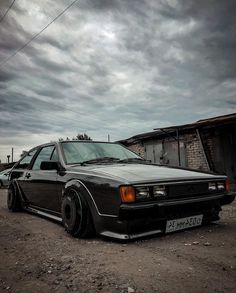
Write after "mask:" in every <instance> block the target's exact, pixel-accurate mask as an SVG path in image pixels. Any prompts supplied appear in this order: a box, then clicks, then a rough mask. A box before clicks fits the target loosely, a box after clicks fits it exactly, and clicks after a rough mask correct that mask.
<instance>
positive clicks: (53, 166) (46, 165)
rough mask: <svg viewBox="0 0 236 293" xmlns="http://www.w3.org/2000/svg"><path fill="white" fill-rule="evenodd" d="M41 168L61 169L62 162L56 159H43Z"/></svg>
mask: <svg viewBox="0 0 236 293" xmlns="http://www.w3.org/2000/svg"><path fill="white" fill-rule="evenodd" d="M40 169H41V170H57V171H59V170H60V164H59V162H56V161H42V162H41V164H40Z"/></svg>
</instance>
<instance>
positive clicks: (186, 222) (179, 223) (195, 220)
mask: <svg viewBox="0 0 236 293" xmlns="http://www.w3.org/2000/svg"><path fill="white" fill-rule="evenodd" d="M202 218H203V215H197V216H192V217H187V218H181V219H175V220H169V221H167V222H166V233H170V232H174V231H178V230H182V229H186V228H191V227H196V226H200V225H201V224H202Z"/></svg>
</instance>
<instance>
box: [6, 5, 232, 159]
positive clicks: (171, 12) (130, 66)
mask: <svg viewBox="0 0 236 293" xmlns="http://www.w3.org/2000/svg"><path fill="white" fill-rule="evenodd" d="M68 3H70V1H67V0H60V1H57V2H56V4H55V2H53V1H51V0H42V1H40V2H39V1H38V2H35V1H33V2H31V1H30V2H29V1H27V0H22V1H16V2H15V3H14V5H13V7H12V9H11V10H10V11H9V13H8V15H7V17H6V18H5V19H4V21H3V22H2V23H1V25H0V63H1V62H2V61H3V60H4V59H5V58H7V57H8V56H10V55H11V54H12V53H13V52H15V51H16V50H17V49H18V48H19V47H21V46H22V45H23V44H24V43H26V42H27V41H29V40H30V39H31V37H32V36H33V35H34V34H35V33H37V32H38V31H40V30H41V29H42V28H43V27H44V26H45V25H46V24H47V23H48V22H49V21H51V20H52V19H53V18H54V17H55V16H56V15H57V14H58V13H60V12H61V11H62V10H63V9H64V8H65V7H66V6H67V5H68ZM8 5H9V2H8V1H6V0H5V1H1V3H0V8H2V11H5V9H6V8H7V7H8ZM235 10H236V3H235V1H230V0H228V1H203V0H200V1H195V0H190V1H182V0H179V1H177V0H162V1H154V0H153V1H149V0H146V1H143V0H132V1H125V0H114V1H108V0H96V1H93V0H89V1H88V0H87V1H85V0H82V1H78V2H77V3H76V4H75V5H74V6H73V7H72V8H71V9H70V10H68V11H67V12H66V13H65V14H64V15H63V16H62V17H61V18H60V19H58V20H57V21H56V22H55V23H53V24H52V25H51V26H50V27H49V28H48V29H47V30H45V31H44V32H43V33H42V34H41V35H40V36H38V37H37V38H36V39H35V40H34V41H33V42H32V43H31V44H29V45H28V46H27V47H26V48H24V49H23V50H22V51H21V52H19V54H17V55H16V56H15V57H14V58H12V59H10V60H9V61H8V62H7V63H6V64H5V65H4V66H2V67H0V125H1V127H0V136H1V145H0V159H3V157H5V155H6V152H7V151H6V150H5V149H7V148H8V147H11V146H12V145H14V146H15V147H18V154H19V153H20V150H21V149H22V148H28V147H29V146H33V145H35V144H38V143H42V142H46V141H48V140H49V141H50V140H53V139H58V138H59V137H66V136H70V137H71V136H75V135H76V134H77V132H88V134H89V135H90V136H92V137H93V138H95V139H106V137H107V134H108V133H109V134H110V135H111V137H112V139H113V140H116V139H122V138H125V137H128V136H131V135H135V134H137V133H141V132H145V131H150V130H152V128H155V127H164V126H169V125H173V124H175V125H176V124H181V123H187V122H192V121H194V120H197V119H200V118H206V117H210V116H216V115H221V114H227V113H230V112H234V111H235V109H236V104H235V98H236V97H235V95H236V83H235V78H236V76H235V74H236V61H235V57H234V55H235V50H236V41H235V40H236V21H235V17H234V15H235ZM26 138H27V139H26ZM1 147H2V148H4V154H3V151H1Z"/></svg>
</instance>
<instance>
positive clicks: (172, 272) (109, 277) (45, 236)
mask: <svg viewBox="0 0 236 293" xmlns="http://www.w3.org/2000/svg"><path fill="white" fill-rule="evenodd" d="M235 288H236V203H234V204H232V205H231V206H226V207H225V208H224V211H223V212H222V219H221V221H220V222H218V223H217V224H212V225H210V226H205V227H201V228H197V229H194V230H191V231H186V232H179V233H175V234H171V235H167V236H161V237H160V236H159V237H153V238H150V239H145V240H139V241H135V242H131V243H127V244H121V243H115V242H113V241H110V240H105V239H102V238H99V237H96V238H93V239H90V240H79V239H75V238H72V237H70V236H69V235H68V234H66V232H65V231H64V228H63V227H62V226H60V225H58V224H56V223H53V222H51V221H49V220H46V219H43V218H40V217H38V216H34V215H31V214H27V213H11V212H8V210H7V208H6V191H3V190H0V292H21V293H22V292H30V293H31V292H34V293H36V292H40V293H45V292H54V291H55V292H70V291H74V292H181V293H182V292H227V293H228V292H235Z"/></svg>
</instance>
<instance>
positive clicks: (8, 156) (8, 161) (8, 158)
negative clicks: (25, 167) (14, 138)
mask: <svg viewBox="0 0 236 293" xmlns="http://www.w3.org/2000/svg"><path fill="white" fill-rule="evenodd" d="M7 163H8V164H9V163H10V155H7Z"/></svg>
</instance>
